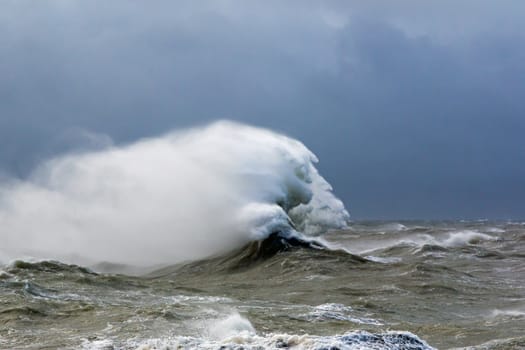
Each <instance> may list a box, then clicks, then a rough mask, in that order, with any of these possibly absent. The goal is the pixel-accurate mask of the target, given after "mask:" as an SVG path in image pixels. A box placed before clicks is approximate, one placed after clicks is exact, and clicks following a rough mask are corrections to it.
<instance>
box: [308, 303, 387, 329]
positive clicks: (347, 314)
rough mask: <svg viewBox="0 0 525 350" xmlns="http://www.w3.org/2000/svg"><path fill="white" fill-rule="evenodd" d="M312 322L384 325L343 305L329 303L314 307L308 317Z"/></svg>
mask: <svg viewBox="0 0 525 350" xmlns="http://www.w3.org/2000/svg"><path fill="white" fill-rule="evenodd" d="M307 319H309V320H311V321H331V320H332V321H333V320H336V321H348V322H352V323H358V324H372V325H376V326H378V325H382V323H381V322H379V321H377V320H374V319H372V318H369V317H361V316H360V315H357V313H356V312H355V311H354V310H353V309H352V308H351V307H350V306H346V305H343V304H337V303H327V304H321V305H317V306H315V307H314V309H313V310H312V311H311V312H310V313H309V314H308V315H307Z"/></svg>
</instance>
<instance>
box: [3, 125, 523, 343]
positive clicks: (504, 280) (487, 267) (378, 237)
mask: <svg viewBox="0 0 525 350" xmlns="http://www.w3.org/2000/svg"><path fill="white" fill-rule="evenodd" d="M316 162H317V158H316V157H315V155H314V154H313V153H312V152H310V150H308V148H306V146H304V145H303V144H302V143H301V142H299V141H297V140H293V139H291V138H288V137H286V136H283V135H279V134H276V133H274V132H271V131H269V130H262V129H258V128H253V127H249V126H244V125H239V124H235V123H231V122H219V123H214V124H212V125H209V126H207V127H204V128H199V129H192V130H186V131H179V132H175V133H171V134H167V135H165V136H162V137H158V138H153V139H147V140H142V141H139V142H137V143H134V144H130V145H125V146H119V147H111V148H109V149H103V150H98V151H95V152H82V153H77V154H69V155H65V156H61V157H58V158H55V159H52V160H49V161H47V162H45V163H43V164H42V165H41V166H39V167H38V168H37V169H36V170H35V171H34V173H33V174H32V175H31V176H30V177H28V178H27V179H4V180H2V181H3V182H2V183H0V242H1V245H0V266H1V268H0V348H2V349H40V348H48V349H79V348H84V349H178V348H180V349H267V348H268V349H272V348H273V349H275V348H293V349H318V350H321V349H325V350H326V349H332V350H336V349H420V350H425V349H432V348H440V349H447V348H458V347H459V348H461V347H469V346H471V347H474V348H479V349H487V348H488V349H514V348H520V347H525V337H524V336H523V335H522V334H523V330H524V329H525V282H524V281H525V264H524V261H525V254H524V253H523V252H524V251H525V249H524V248H525V247H524V245H525V223H520V222H489V221H480V222H402V223H399V222H350V221H349V214H348V212H347V211H346V210H345V207H344V205H343V203H342V202H341V201H340V200H339V199H337V197H336V196H335V195H334V194H333V193H332V188H331V186H330V185H329V184H328V183H327V182H326V181H325V179H324V178H323V177H322V176H321V175H320V174H319V172H318V171H317V169H316V167H315V163H316Z"/></svg>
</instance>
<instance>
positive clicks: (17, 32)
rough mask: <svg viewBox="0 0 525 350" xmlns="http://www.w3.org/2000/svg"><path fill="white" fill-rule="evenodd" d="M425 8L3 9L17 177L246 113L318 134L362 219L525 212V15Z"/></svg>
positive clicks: (312, 138) (326, 166)
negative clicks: (71, 152)
mask: <svg viewBox="0 0 525 350" xmlns="http://www.w3.org/2000/svg"><path fill="white" fill-rule="evenodd" d="M418 4H419V3H418V2H414V1H400V2H396V3H392V4H390V3H388V4H387V3H386V2H383V1H370V2H366V3H365V2H346V1H345V2H337V1H334V2H313V1H312V2H294V1H292V2H286V3H283V2H280V1H274V2H273V1H270V2H258V3H253V2H251V3H250V4H248V3H245V2H236V1H218V2H199V3H198V4H197V3H195V2H184V1H180V2H171V1H169V2H168V1H156V2H129V1H126V2H124V1H122V2H121V1H112V2H104V1H83V2H82V1H81V2H75V3H70V2H65V1H64V2H62V1H56V2H39V3H38V4H36V5H35V4H34V3H30V2H25V1H18V0H17V1H5V2H2V4H1V5H0V8H1V10H0V13H1V14H0V42H1V43H2V45H0V76H1V77H2V79H1V80H0V138H1V139H2V148H1V149H0V168H1V169H2V170H3V171H5V172H8V173H11V174H15V175H17V176H25V175H27V173H28V172H29V171H30V169H31V168H32V167H33V166H34V164H36V163H37V162H38V161H39V160H41V159H44V158H46V157H49V156H51V155H53V154H55V153H57V152H61V151H63V150H64V149H69V148H71V147H76V145H75V144H74V143H75V141H71V139H72V138H73V139H76V137H72V136H71V135H79V137H78V138H79V139H80V141H78V142H79V143H80V144H81V145H85V144H86V142H87V141H86V140H87V139H89V140H91V139H90V138H89V137H88V138H87V139H86V137H85V135H92V134H85V133H83V131H79V130H88V131H90V132H92V133H101V134H107V135H109V136H110V137H111V138H113V139H114V140H115V142H117V143H119V142H128V141H132V140H135V139H137V138H140V137H144V136H150V135H155V134H158V133H163V132H165V131H167V130H169V129H172V128H177V127H183V126H189V125H194V124H201V123H205V122H207V121H211V120H214V119H217V118H230V119H235V120H239V121H244V122H247V123H251V124H255V125H261V126H265V127H270V128H272V129H277V130H279V131H282V132H285V133H287V134H289V135H291V136H294V137H297V138H299V139H301V140H302V141H304V143H305V144H306V145H307V146H309V147H310V148H311V149H312V150H313V151H314V152H315V153H316V154H318V156H319V158H320V159H321V163H320V169H321V172H322V173H323V174H324V175H325V177H326V178H327V179H328V180H329V181H330V182H331V183H332V184H333V185H334V187H335V190H336V193H337V194H338V195H340V196H341V197H342V199H343V200H344V201H345V203H347V205H348V206H349V208H350V210H351V212H352V214H353V215H354V218H357V219H359V218H458V217H493V218H518V217H520V216H521V217H522V216H523V215H524V214H523V205H522V199H523V198H525V184H524V182H523V179H524V178H525V162H523V155H524V154H525V142H524V141H523V136H522V134H523V132H524V131H525V119H524V111H525V105H524V104H525V102H523V98H521V96H523V95H524V94H525V65H524V63H523V62H525V40H524V39H525V34H523V33H525V30H524V29H525V28H523V27H524V26H525V25H524V24H523V23H525V22H524V21H523V13H525V12H524V11H523V10H524V9H523V6H524V5H522V3H521V2H519V1H506V2H499V3H497V4H496V3H494V2H489V1H476V2H475V3H474V2H472V1H465V2H462V3H461V4H457V3H456V2H447V1H441V2H437V1H436V2H430V3H425V6H423V5H421V4H419V5H418ZM428 6H430V8H429V7H428ZM72 130H73V132H72ZM75 130H76V131H75ZM80 135H84V136H80ZM87 143H89V142H87Z"/></svg>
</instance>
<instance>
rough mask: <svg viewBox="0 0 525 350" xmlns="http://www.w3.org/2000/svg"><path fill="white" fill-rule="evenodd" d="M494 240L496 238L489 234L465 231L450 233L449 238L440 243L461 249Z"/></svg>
mask: <svg viewBox="0 0 525 350" xmlns="http://www.w3.org/2000/svg"><path fill="white" fill-rule="evenodd" d="M492 240H495V238H494V237H492V236H489V235H487V234H484V233H481V232H478V231H471V230H463V231H454V232H450V233H449V234H448V238H446V239H444V240H442V241H441V242H440V243H443V244H444V245H445V246H446V247H460V246H464V245H467V244H478V243H480V242H482V241H492Z"/></svg>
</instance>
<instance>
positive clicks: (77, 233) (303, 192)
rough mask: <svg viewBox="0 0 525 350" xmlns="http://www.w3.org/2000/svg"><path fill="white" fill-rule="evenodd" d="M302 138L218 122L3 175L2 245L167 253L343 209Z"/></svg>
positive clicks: (227, 246) (284, 227)
mask: <svg viewBox="0 0 525 350" xmlns="http://www.w3.org/2000/svg"><path fill="white" fill-rule="evenodd" d="M316 162H317V158H316V157H315V155H314V154H313V153H312V152H311V151H309V150H308V149H307V148H306V147H305V146H304V145H303V144H302V143H301V142H299V141H297V140H294V139H291V138H289V137H286V136H283V135H280V134H277V133H274V132H272V131H269V130H265V129H259V128H255V127H250V126H245V125H241V124H237V123H233V122H227V121H221V122H216V123H213V124H211V125H209V126H207V127H204V128H194V129H189V130H184V131H176V132H172V133H169V134H166V135H164V136H160V137H157V138H150V139H144V140H140V141H138V142H136V143H133V144H130V145H125V146H118V147H117V146H112V147H109V148H106V149H103V150H99V151H96V152H87V153H81V154H67V155H63V156H60V157H57V158H54V159H51V160H48V161H46V162H44V163H43V164H41V165H40V166H39V167H38V168H37V169H36V170H35V171H34V172H33V174H32V175H31V176H30V177H29V178H28V179H27V180H14V179H10V180H9V181H4V182H3V184H2V185H1V186H0V227H1V231H0V237H1V240H2V246H1V247H0V256H2V257H3V258H4V259H5V258H6V257H9V258H18V257H20V256H32V257H36V258H42V259H59V260H60V261H66V262H74V263H83V264H87V263H89V264H94V263H99V262H111V263H119V264H128V265H138V266H153V265H161V264H171V263H175V262H179V261H183V260H189V259H197V258H202V257H205V256H208V255H211V254H219V253H222V252H225V251H229V250H231V249H233V248H235V247H237V246H240V245H242V244H244V243H246V242H248V241H251V240H254V239H261V238H264V237H266V236H267V235H269V234H270V233H272V232H275V231H283V232H293V231H294V230H296V229H297V230H300V231H302V232H304V233H306V234H310V235H316V234H319V233H321V232H323V231H326V230H328V229H331V228H341V227H344V226H345V224H346V220H347V219H348V213H347V212H346V210H345V208H344V206H343V204H342V202H341V201H340V200H338V199H337V198H336V197H335V196H334V195H333V194H332V192H331V190H332V189H331V187H330V185H329V184H328V183H327V182H326V181H325V180H324V179H323V178H322V177H321V176H320V175H319V173H318V171H317V169H316V168H315V166H314V164H315V163H316Z"/></svg>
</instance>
